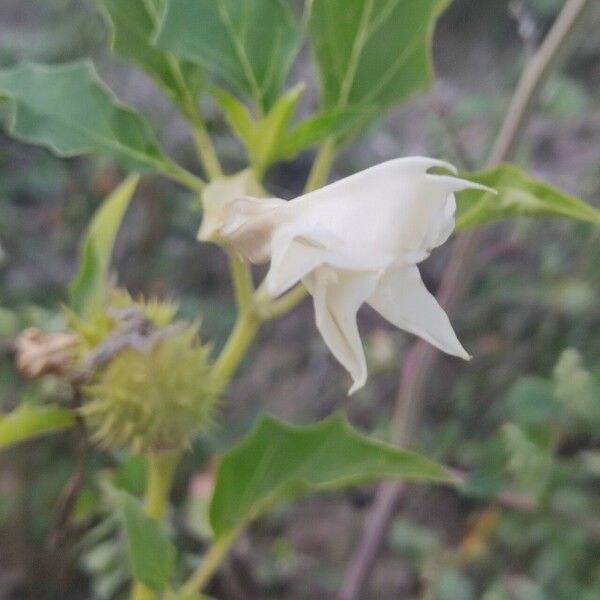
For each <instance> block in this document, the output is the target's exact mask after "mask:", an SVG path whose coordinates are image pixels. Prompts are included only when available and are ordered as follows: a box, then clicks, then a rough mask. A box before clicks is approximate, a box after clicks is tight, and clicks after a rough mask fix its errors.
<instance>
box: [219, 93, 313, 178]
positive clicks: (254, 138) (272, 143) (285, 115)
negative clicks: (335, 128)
mask: <svg viewBox="0 0 600 600" xmlns="http://www.w3.org/2000/svg"><path fill="white" fill-rule="evenodd" d="M303 91H304V85H303V84H299V85H297V86H295V87H294V88H292V89H291V90H289V91H288V92H286V93H285V94H283V95H282V96H280V97H279V98H278V99H277V101H276V102H275V104H274V105H273V107H272V108H271V110H269V112H268V113H267V114H266V116H264V117H263V118H261V119H258V120H256V119H254V118H253V117H252V115H251V114H250V112H249V111H248V109H247V108H246V106H245V105H244V104H242V103H241V102H240V101H239V100H237V99H235V98H234V97H233V96H231V95H229V94H227V93H226V92H223V91H221V90H217V89H215V90H213V94H214V96H215V99H216V101H217V103H218V104H219V106H220V107H221V109H222V110H223V112H224V114H225V118H226V120H227V122H228V123H229V125H230V126H231V128H232V129H233V131H234V132H235V133H236V135H237V136H238V137H239V138H240V140H241V141H242V142H243V144H244V146H245V147H246V152H247V154H248V161H249V163H250V164H251V165H252V166H253V167H254V168H255V169H257V171H258V172H263V171H264V170H265V169H266V168H267V167H268V166H269V165H271V164H273V162H275V161H276V160H277V159H278V158H279V157H280V156H281V149H280V147H281V144H282V141H283V139H284V136H285V130H286V127H287V125H288V123H289V121H290V119H291V117H292V115H293V114H294V110H295V109H296V105H297V104H298V100H299V98H300V95H301V94H302V92H303Z"/></svg>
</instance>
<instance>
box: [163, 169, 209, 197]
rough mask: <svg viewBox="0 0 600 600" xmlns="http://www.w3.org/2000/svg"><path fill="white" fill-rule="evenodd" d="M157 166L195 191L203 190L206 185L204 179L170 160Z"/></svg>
mask: <svg viewBox="0 0 600 600" xmlns="http://www.w3.org/2000/svg"><path fill="white" fill-rule="evenodd" d="M155 166H156V170H157V171H159V172H161V173H162V174H163V175H165V176H166V177H168V178H169V179H172V180H173V181H176V182H177V183H180V184H181V185H184V186H185V187H187V188H189V189H190V190H193V191H194V192H201V191H202V190H203V189H204V188H205V186H206V183H205V182H204V181H203V180H202V179H200V178H199V177H196V176H195V175H193V174H192V173H190V172H189V171H187V170H186V169H184V168H183V167H180V166H179V165H177V164H175V163H172V162H169V163H167V164H166V165H163V164H162V163H161V164H157V165H155Z"/></svg>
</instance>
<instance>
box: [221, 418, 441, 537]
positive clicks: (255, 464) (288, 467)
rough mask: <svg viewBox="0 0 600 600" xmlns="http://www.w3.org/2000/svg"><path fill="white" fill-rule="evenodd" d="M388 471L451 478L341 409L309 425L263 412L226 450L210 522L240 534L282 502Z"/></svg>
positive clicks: (226, 532)
mask: <svg viewBox="0 0 600 600" xmlns="http://www.w3.org/2000/svg"><path fill="white" fill-rule="evenodd" d="M383 477H390V478H397V479H426V480H433V481H450V476H449V475H448V473H447V472H446V471H445V470H444V469H443V468H442V467H440V466H439V465H437V464H435V463H433V462H431V461H430V460H428V459H426V458H425V457H423V456H420V455H418V454H415V453H413V452H407V451H404V450H398V449H396V448H394V447H392V446H389V445H387V444H383V443H381V442H378V441H374V440H372V439H370V438H368V437H366V436H364V435H361V434H359V433H358V432H356V431H355V430H353V429H352V428H351V427H350V426H349V425H348V424H347V422H346V421H345V420H344V419H343V417H341V416H340V415H334V416H332V417H330V418H329V419H326V420H325V421H321V422H320V423H317V424H316V425H310V426H306V427H295V426H291V425H287V424H285V423H282V422H281V421H278V420H276V419H273V418H271V417H263V418H262V419H261V420H260V422H259V423H258V425H257V426H256V427H255V429H254V430H253V431H252V432H251V433H250V435H249V436H248V437H247V438H246V439H245V440H244V441H243V442H242V443H241V444H240V445H239V446H237V447H235V448H233V449H232V450H230V451H229V452H228V453H227V454H226V455H225V456H224V457H223V459H222V461H221V463H220V465H219V469H218V472H217V476H216V483H215V491H214V495H213V498H212V502H211V507H210V522H211V525H212V528H213V532H214V534H215V537H216V538H220V537H223V536H228V535H232V534H233V533H234V532H235V531H237V529H238V528H240V527H242V526H244V525H245V524H247V523H248V522H249V521H251V520H252V519H255V518H256V517H258V516H259V515H260V514H262V513H264V512H265V511H266V510H268V509H269V508H271V507H272V506H273V505H275V504H278V503H281V502H286V501H289V500H292V499H294V498H297V497H299V496H302V495H305V494H307V493H309V492H311V491H323V490H335V489H339V488H343V487H348V486H352V485H358V484H361V483H366V482H369V481H373V480H375V479H378V478H383Z"/></svg>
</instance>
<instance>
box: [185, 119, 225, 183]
mask: <svg viewBox="0 0 600 600" xmlns="http://www.w3.org/2000/svg"><path fill="white" fill-rule="evenodd" d="M192 134H193V136H194V143H195V145H196V152H197V153H198V156H199V157H200V162H201V163H202V166H203V167H204V170H205V171H206V175H207V177H208V179H209V180H212V179H218V178H219V177H222V176H223V171H222V169H221V163H220V162H219V158H218V156H217V153H216V151H215V148H214V146H213V143H212V141H211V139H210V136H209V135H208V131H207V130H206V127H205V125H204V122H203V121H202V119H200V118H199V117H198V118H197V119H194V121H192Z"/></svg>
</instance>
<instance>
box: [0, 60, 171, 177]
mask: <svg viewBox="0 0 600 600" xmlns="http://www.w3.org/2000/svg"><path fill="white" fill-rule="evenodd" d="M2 99H4V100H6V101H8V105H9V118H8V130H9V132H10V133H11V134H12V135H14V136H16V137H18V138H21V139H23V140H25V141H27V142H31V143H34V144H40V145H42V146H45V147H46V148H48V149H50V150H51V151H53V152H54V153H55V154H58V155H59V156H64V157H72V156H77V155H80V154H89V153H91V152H98V153H100V154H106V155H108V156H111V157H113V158H115V159H116V160H118V161H120V162H121V163H122V164H124V165H126V166H128V167H131V168H132V169H134V170H140V171H144V170H148V169H157V170H159V171H164V172H170V171H172V170H173V168H174V167H175V166H174V165H172V164H170V163H169V162H168V161H167V159H165V157H164V156H163V155H162V154H161V152H160V150H159V148H158V145H157V143H156V139H155V137H154V134H153V133H152V131H151V130H150V127H149V126H148V124H147V123H146V121H145V120H144V119H143V118H142V117H141V116H140V115H138V114H137V113H135V112H133V111H132V110H130V109H129V108H126V107H125V106H123V105H122V104H120V103H119V101H118V100H117V99H116V97H115V96H114V95H113V93H112V92H111V91H110V90H109V89H108V88H107V87H106V86H105V85H104V84H103V83H102V82H101V81H100V79H99V78H98V76H97V74H96V72H95V70H94V67H93V65H92V64H91V63H90V62H88V61H82V62H75V63H70V64H66V65H59V66H48V65H40V64H34V63H24V64H22V65H20V66H17V67H14V68H10V69H5V70H0V100H2Z"/></svg>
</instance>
